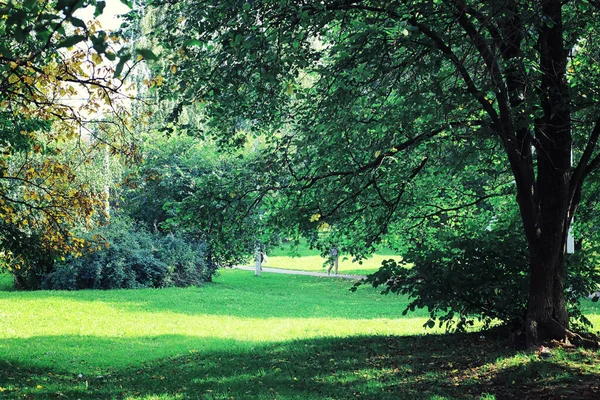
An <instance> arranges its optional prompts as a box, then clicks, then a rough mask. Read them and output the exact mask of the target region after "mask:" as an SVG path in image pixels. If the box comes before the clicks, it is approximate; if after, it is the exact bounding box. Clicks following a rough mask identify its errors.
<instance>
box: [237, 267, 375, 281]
mask: <svg viewBox="0 0 600 400" xmlns="http://www.w3.org/2000/svg"><path fill="white" fill-rule="evenodd" d="M233 268H234V269H241V270H243V271H252V272H254V267H250V266H242V265H237V266H235V267H233ZM262 272H267V273H270V272H273V273H275V274H288V275H308V276H320V277H324V278H343V279H354V280H358V279H362V278H364V277H365V276H364V275H345V274H338V275H334V274H331V275H327V273H325V272H312V271H299V270H292V269H279V268H266V267H263V269H262Z"/></svg>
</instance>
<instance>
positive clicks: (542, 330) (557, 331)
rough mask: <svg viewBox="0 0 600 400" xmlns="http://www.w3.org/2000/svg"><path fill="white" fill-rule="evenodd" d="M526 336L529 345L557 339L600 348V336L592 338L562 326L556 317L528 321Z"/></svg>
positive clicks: (586, 346) (568, 343)
mask: <svg viewBox="0 0 600 400" xmlns="http://www.w3.org/2000/svg"><path fill="white" fill-rule="evenodd" d="M527 323H528V326H526V337H527V339H526V340H527V346H528V347H531V346H535V345H538V344H539V342H540V341H541V340H543V339H555V340H559V341H562V342H564V343H565V344H566V345H573V346H577V347H583V348H585V349H598V348H600V338H598V337H597V336H594V335H592V336H591V338H588V337H584V336H582V335H581V334H579V333H576V332H573V331H570V330H569V329H567V328H565V327H564V326H562V325H561V324H560V323H559V322H558V321H556V320H555V319H554V318H550V319H547V320H545V321H540V322H539V323H538V322H536V321H531V320H529V321H527Z"/></svg>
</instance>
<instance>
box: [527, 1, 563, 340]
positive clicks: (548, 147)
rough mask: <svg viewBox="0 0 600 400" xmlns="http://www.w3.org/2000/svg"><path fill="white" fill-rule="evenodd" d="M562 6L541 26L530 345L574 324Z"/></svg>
mask: <svg viewBox="0 0 600 400" xmlns="http://www.w3.org/2000/svg"><path fill="white" fill-rule="evenodd" d="M561 8H562V4H561V2H560V1H556V0H548V1H542V12H543V14H544V16H545V17H546V20H545V21H543V26H542V27H541V28H540V34H539V40H538V46H539V51H540V69H541V71H542V79H541V85H540V93H539V95H540V105H541V107H542V110H543V116H542V117H541V118H538V119H537V120H536V121H535V138H536V150H537V151H536V156H537V161H538V163H537V172H538V174H537V175H538V176H537V183H536V185H535V187H534V190H535V194H534V202H535V204H536V207H535V208H536V212H535V213H536V215H535V216H534V218H530V219H528V221H529V223H531V221H532V220H533V221H534V224H535V226H533V227H531V226H530V227H529V229H526V232H529V234H528V244H529V251H530V263H531V265H530V268H531V270H530V279H531V283H530V292H529V301H528V304H527V317H526V326H525V329H526V335H527V341H528V343H530V344H533V343H537V342H539V341H540V340H543V339H559V340H563V339H565V338H566V333H567V331H568V322H569V318H568V314H567V308H566V303H565V297H564V285H563V280H564V260H565V258H564V255H565V245H566V237H567V231H568V228H569V221H570V216H569V207H570V177H571V110H570V108H569V92H568V86H567V82H566V74H565V72H566V67H567V52H566V50H565V48H564V43H563V26H562V10H561ZM524 221H525V219H524ZM526 228H527V227H526Z"/></svg>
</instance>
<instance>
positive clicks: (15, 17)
mask: <svg viewBox="0 0 600 400" xmlns="http://www.w3.org/2000/svg"><path fill="white" fill-rule="evenodd" d="M88 6H90V7H94V9H95V14H96V16H97V15H99V14H100V13H101V12H102V11H103V9H104V6H105V2H104V1H96V0H89V1H88V0H86V1H74V0H58V1H55V2H38V1H29V0H24V1H0V12H1V18H0V126H1V130H2V135H1V136H0V148H1V151H2V155H3V157H2V159H1V160H0V209H1V211H0V225H2V230H1V231H0V246H1V248H2V250H3V251H4V257H3V258H4V260H3V263H4V265H5V266H6V265H7V266H8V267H9V268H10V269H11V271H12V272H13V273H14V274H15V277H16V280H17V284H18V285H19V286H23V287H30V288H36V287H39V274H40V273H44V272H49V269H51V268H52V263H53V260H55V259H57V258H61V257H64V256H65V255H66V254H68V253H72V254H76V253H77V252H79V251H80V250H81V249H82V246H83V241H82V240H81V239H80V238H78V237H77V234H76V233H75V228H76V227H78V226H79V227H81V226H88V227H89V226H91V225H93V224H94V223H96V222H97V220H98V219H97V218H96V217H97V216H98V214H99V213H101V204H102V201H103V193H102V191H101V190H99V191H98V190H96V188H94V187H93V185H89V182H85V180H84V179H80V176H79V175H80V173H82V171H85V169H86V168H88V167H89V165H90V163H92V160H93V158H94V157H93V154H94V152H95V147H96V146H101V147H104V146H105V145H106V144H108V145H109V146H110V147H111V151H112V152H113V153H121V154H126V155H132V154H133V153H134V151H135V148H134V147H132V146H131V144H132V142H131V141H130V140H129V133H130V130H129V129H128V128H129V127H128V123H127V110H126V105H125V104H124V103H123V102H122V101H120V100H122V99H127V98H128V96H127V95H125V94H124V90H123V89H122V87H123V82H122V81H121V80H119V79H114V75H115V74H114V72H115V71H114V68H113V67H112V66H111V65H109V64H107V63H106V62H105V61H106V60H108V61H115V60H116V59H117V53H118V51H117V50H116V49H115V46H118V44H117V42H118V40H119V39H118V38H117V37H110V36H109V35H108V34H107V33H106V32H104V31H102V30H101V29H100V27H99V26H98V24H97V23H86V22H84V21H82V20H81V19H79V18H77V17H75V16H74V13H75V12H76V11H77V10H79V9H81V8H85V7H88ZM123 67H124V66H123V65H121V70H122V69H123ZM36 265H37V266H36Z"/></svg>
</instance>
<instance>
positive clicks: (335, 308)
mask: <svg viewBox="0 0 600 400" xmlns="http://www.w3.org/2000/svg"><path fill="white" fill-rule="evenodd" d="M349 285H350V282H347V281H343V280H337V279H327V278H314V277H306V276H290V275H279V274H263V276H262V277H260V278H256V277H254V276H253V275H252V273H251V272H247V271H239V270H226V271H223V273H222V275H221V276H220V277H218V278H217V279H216V280H215V283H214V284H209V285H206V286H204V287H201V288H186V289H177V288H172V289H163V290H152V289H144V290H117V291H80V292H0V310H1V311H0V318H1V320H2V322H1V323H0V397H1V398H21V399H23V398H32V399H46V398H48V399H54V398H67V399H112V398H119V399H121V398H123V399H188V398H191V399H196V398H198V399H225V398H227V399H231V398H235V399H257V398H258V399H341V398H363V399H364V398H367V399H403V398H407V399H408V398H410V399H463V398H474V399H479V398H490V399H491V398H498V399H500V398H512V397H514V396H517V395H518V396H519V397H521V398H532V399H534V398H536V399H537V398H560V396H558V397H557V396H555V395H554V394H553V391H555V390H560V391H561V392H560V393H563V394H565V396H567V398H568V396H569V393H578V394H579V395H580V396H583V397H579V398H600V397H598V396H600V388H599V386H598V385H599V382H600V380H599V379H598V378H599V376H598V375H599V374H600V370H599V369H600V353H598V352H588V351H583V350H553V351H554V355H553V357H552V358H550V359H547V360H540V359H538V357H537V356H536V355H535V354H533V353H531V352H519V351H516V350H514V349H513V348H510V347H507V346H506V345H505V344H504V342H501V341H498V340H496V339H495V338H493V337H491V336H490V337H486V338H483V339H482V338H480V335H479V334H478V333H475V334H469V335H432V334H428V335H424V333H426V331H424V330H423V328H422V325H423V323H424V322H425V320H426V313H424V312H422V311H421V312H418V313H415V314H412V315H408V316H406V317H401V316H400V312H401V311H402V309H403V305H404V304H405V301H406V300H405V299H402V298H398V297H396V296H381V295H379V294H378V293H377V292H376V291H374V290H372V289H371V288H367V287H363V288H361V289H359V290H358V292H357V293H350V292H349V291H348V288H349ZM585 306H586V313H587V314H588V315H589V316H590V317H591V318H592V320H593V321H594V322H595V323H596V325H597V326H600V308H599V304H598V303H595V304H593V303H591V302H586V304H585ZM427 333H431V331H427ZM438 333H439V332H438ZM486 394H490V396H488V397H485V395H486ZM491 395H494V396H495V397H492V396H491ZM551 395H552V396H554V397H551ZM482 396H483V397H482ZM585 396H588V397H585ZM594 396H595V397H594Z"/></svg>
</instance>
